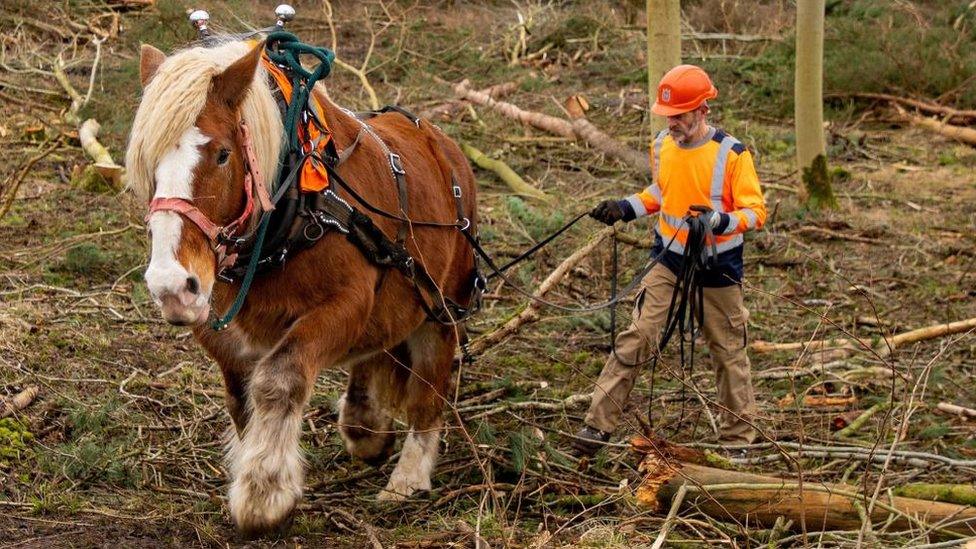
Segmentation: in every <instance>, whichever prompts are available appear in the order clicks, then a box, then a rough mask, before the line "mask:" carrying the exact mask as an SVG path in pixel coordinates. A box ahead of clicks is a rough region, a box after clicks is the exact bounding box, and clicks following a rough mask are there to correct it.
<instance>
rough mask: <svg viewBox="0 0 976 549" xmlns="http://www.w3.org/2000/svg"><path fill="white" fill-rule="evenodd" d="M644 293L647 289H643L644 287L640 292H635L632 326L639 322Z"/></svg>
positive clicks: (642, 287)
mask: <svg viewBox="0 0 976 549" xmlns="http://www.w3.org/2000/svg"><path fill="white" fill-rule="evenodd" d="M646 293H647V288H645V287H644V286H641V289H640V291H639V292H637V299H635V300H634V313H633V316H634V324H636V323H637V321H638V320H640V317H641V309H642V308H643V307H644V294H646Z"/></svg>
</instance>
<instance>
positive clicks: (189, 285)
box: [186, 276, 200, 295]
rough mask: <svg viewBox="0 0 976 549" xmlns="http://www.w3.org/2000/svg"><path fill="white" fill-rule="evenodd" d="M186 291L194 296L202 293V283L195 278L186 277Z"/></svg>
mask: <svg viewBox="0 0 976 549" xmlns="http://www.w3.org/2000/svg"><path fill="white" fill-rule="evenodd" d="M186 291H188V292H190V293H191V294H193V295H196V294H198V293H200V281H199V280H197V277H195V276H188V277H186Z"/></svg>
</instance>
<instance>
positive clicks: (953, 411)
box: [936, 402, 976, 419]
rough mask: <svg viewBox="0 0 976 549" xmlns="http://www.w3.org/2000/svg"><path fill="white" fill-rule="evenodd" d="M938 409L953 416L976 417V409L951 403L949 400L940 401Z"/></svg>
mask: <svg viewBox="0 0 976 549" xmlns="http://www.w3.org/2000/svg"><path fill="white" fill-rule="evenodd" d="M936 409H937V410H939V411H940V412H945V413H947V414H950V415H953V416H959V417H964V418H969V419H976V410H974V409H972V408H964V407H962V406H958V405H956V404H950V403H948V402H940V403H939V404H938V405H937V406H936Z"/></svg>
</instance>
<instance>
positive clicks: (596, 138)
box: [454, 80, 651, 176]
mask: <svg viewBox="0 0 976 549" xmlns="http://www.w3.org/2000/svg"><path fill="white" fill-rule="evenodd" d="M454 92H455V93H456V94H457V95H458V96H459V97H461V98H462V99H466V100H468V101H471V102H472V103H477V104H479V105H483V106H486V107H489V108H491V109H493V110H495V111H497V112H499V113H501V114H503V115H505V116H507V117H509V118H513V119H515V120H518V121H519V122H521V123H523V124H525V125H528V126H532V127H534V128H538V129H540V130H544V131H547V132H549V133H552V134H555V135H558V136H560V137H565V138H568V139H573V140H577V139H578V140H582V141H584V142H586V143H588V144H590V145H591V146H592V147H594V148H595V149H597V150H599V151H600V152H603V153H605V154H607V155H609V156H612V157H614V158H617V159H619V160H621V161H623V162H624V163H626V164H627V165H628V166H630V167H632V168H633V169H635V170H637V171H639V172H641V173H643V174H645V175H647V176H650V173H651V168H650V159H649V158H648V155H647V154H645V153H642V152H640V151H635V150H632V149H630V148H629V147H627V146H626V145H624V144H622V143H620V142H618V141H616V140H615V139H613V138H612V137H610V136H609V135H607V134H606V133H604V132H602V131H601V130H600V129H598V128H597V127H596V126H594V125H593V124H592V123H590V121H589V120H587V119H586V118H584V117H582V113H580V114H579V116H578V117H575V116H574V118H575V119H574V120H573V121H572V122H569V121H567V120H564V119H562V118H558V117H555V116H549V115H548V114H543V113H540V112H532V111H526V110H523V109H520V108H519V107H517V106H515V105H513V104H512V103H506V102H504V101H496V100H494V99H493V98H492V97H490V96H489V95H487V94H485V93H482V92H478V91H475V90H472V89H470V88H469V87H468V81H467V80H465V81H463V82H461V83H459V84H455V85H454ZM574 97H575V96H574ZM570 100H571V101H572V100H574V98H570Z"/></svg>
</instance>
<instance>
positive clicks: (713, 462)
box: [705, 450, 736, 471]
mask: <svg viewBox="0 0 976 549" xmlns="http://www.w3.org/2000/svg"><path fill="white" fill-rule="evenodd" d="M705 463H706V464H707V465H709V466H710V467H715V468H717V469H725V470H728V471H734V470H736V466H735V465H733V464H732V461H730V460H729V458H727V457H725V456H723V455H722V454H719V453H716V452H712V451H711V450H705Z"/></svg>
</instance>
